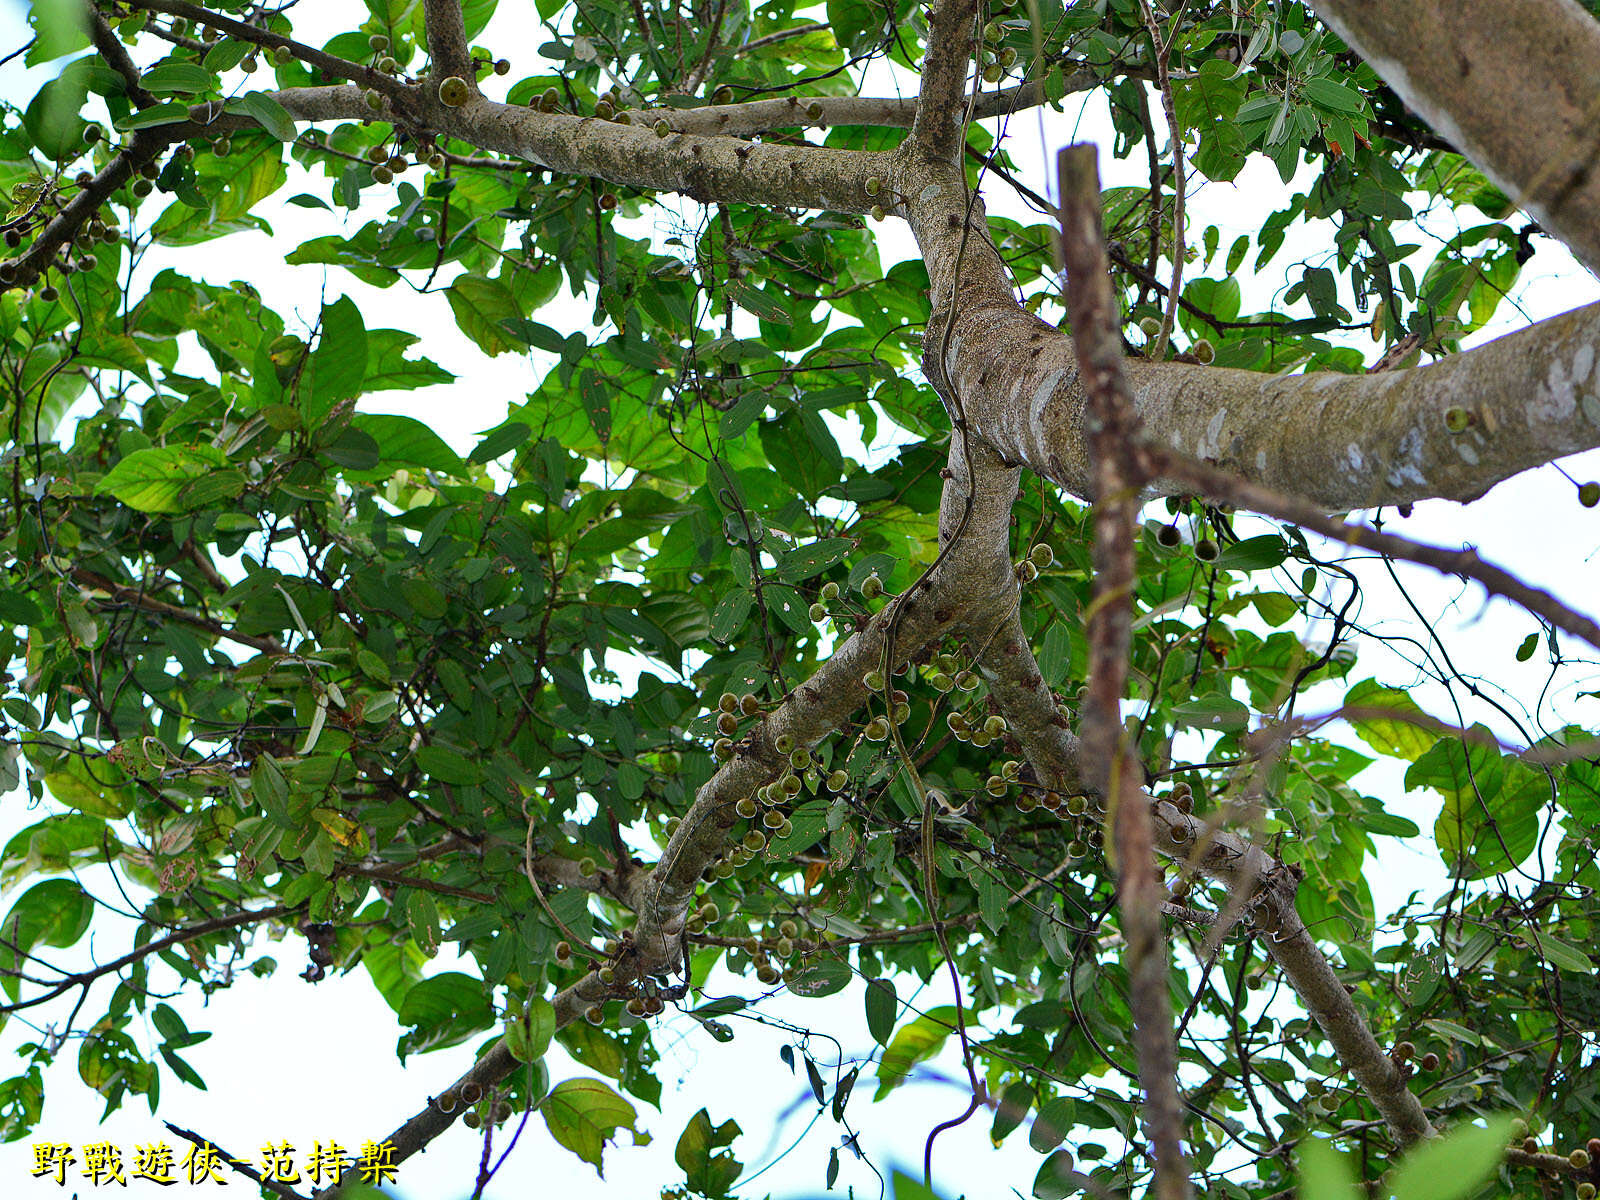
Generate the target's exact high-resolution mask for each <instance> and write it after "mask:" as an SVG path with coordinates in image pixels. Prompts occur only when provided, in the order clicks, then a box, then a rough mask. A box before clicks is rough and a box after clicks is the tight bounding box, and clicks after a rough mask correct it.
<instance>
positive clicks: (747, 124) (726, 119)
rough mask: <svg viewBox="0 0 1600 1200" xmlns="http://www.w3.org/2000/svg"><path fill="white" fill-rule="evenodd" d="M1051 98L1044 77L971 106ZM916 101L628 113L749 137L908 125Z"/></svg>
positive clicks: (1073, 77)
mask: <svg viewBox="0 0 1600 1200" xmlns="http://www.w3.org/2000/svg"><path fill="white" fill-rule="evenodd" d="M1104 82H1105V80H1104V79H1103V78H1102V77H1101V76H1099V75H1096V74H1095V73H1094V72H1093V71H1089V70H1077V71H1073V72H1071V73H1069V74H1066V75H1063V76H1062V80H1061V86H1062V88H1063V94H1070V93H1074V92H1086V91H1089V90H1091V89H1092V88H1096V87H1099V86H1100V85H1101V84H1102V83H1104ZM1049 102H1050V96H1049V94H1048V92H1047V91H1046V88H1045V82H1044V80H1042V79H1035V80H1031V81H1029V82H1027V83H1019V84H1016V85H1014V86H1012V87H1008V88H1002V89H1000V90H999V91H993V92H984V93H982V94H981V95H980V96H978V97H977V99H976V101H975V102H974V105H973V114H972V115H973V117H974V119H976V120H986V119H988V118H991V117H1003V116H1008V115H1009V114H1011V113H1015V112H1021V111H1023V110H1024V109H1029V108H1037V107H1039V106H1040V105H1041V104H1046V103H1049ZM917 105H918V102H917V101H916V100H908V99H904V98H900V97H894V96H814V97H804V96H783V97H779V98H777V99H771V100H747V101H744V102H743V103H740V104H709V105H702V106H700V107H697V108H636V109H631V110H629V118H630V120H631V121H632V122H633V123H634V124H636V125H643V126H644V127H645V128H649V129H653V128H654V127H655V126H656V124H657V123H658V122H663V121H664V122H666V125H667V128H668V129H669V130H670V131H671V132H673V133H699V134H718V133H720V134H726V135H728V136H730V137H749V136H751V135H753V134H758V133H766V132H768V131H769V130H774V129H827V128H831V127H832V126H835V125H871V126H876V127H880V128H891V129H910V128H911V127H912V125H913V123H914V122H915V120H916V115H917Z"/></svg>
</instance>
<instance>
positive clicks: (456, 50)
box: [422, 0, 478, 92]
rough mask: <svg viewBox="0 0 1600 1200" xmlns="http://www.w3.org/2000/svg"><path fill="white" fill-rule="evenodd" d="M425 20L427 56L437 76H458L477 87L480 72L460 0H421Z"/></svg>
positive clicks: (474, 88) (474, 87)
mask: <svg viewBox="0 0 1600 1200" xmlns="http://www.w3.org/2000/svg"><path fill="white" fill-rule="evenodd" d="M422 12H423V20H424V22H425V23H426V25H427V30H428V57H429V58H430V59H432V60H433V73H434V75H435V76H436V77H438V78H441V79H442V78H444V77H445V76H447V75H455V76H458V77H459V78H461V79H464V80H466V81H467V84H468V85H469V86H470V87H471V88H472V90H473V91H474V92H476V91H477V90H478V82H477V80H478V77H477V72H475V71H474V70H473V69H472V51H471V49H469V48H468V46H467V29H466V25H465V24H464V23H463V21H462V18H461V0H422Z"/></svg>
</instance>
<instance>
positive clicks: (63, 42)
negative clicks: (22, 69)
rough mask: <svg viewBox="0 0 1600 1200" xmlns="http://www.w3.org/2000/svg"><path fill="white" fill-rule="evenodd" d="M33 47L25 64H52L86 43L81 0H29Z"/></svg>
mask: <svg viewBox="0 0 1600 1200" xmlns="http://www.w3.org/2000/svg"><path fill="white" fill-rule="evenodd" d="M28 23H29V24H30V25H32V26H33V30H34V38H35V41H34V44H33V47H32V48H31V49H30V50H29V51H28V57H27V64H28V66H30V67H31V66H35V65H36V64H38V63H45V62H52V61H54V60H55V59H58V58H61V57H62V56H63V55H67V54H71V53H73V52H74V51H77V50H81V49H83V47H85V46H87V45H88V44H89V14H88V5H87V4H86V3H85V0H33V2H32V3H31V4H30V5H29V7H28Z"/></svg>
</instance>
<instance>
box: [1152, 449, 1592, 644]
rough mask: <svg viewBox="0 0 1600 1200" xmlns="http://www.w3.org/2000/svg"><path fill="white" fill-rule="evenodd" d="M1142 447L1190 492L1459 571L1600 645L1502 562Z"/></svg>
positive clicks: (1573, 615) (1579, 620) (1582, 621)
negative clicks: (1334, 513) (1351, 518)
mask: <svg viewBox="0 0 1600 1200" xmlns="http://www.w3.org/2000/svg"><path fill="white" fill-rule="evenodd" d="M1147 450H1148V453H1150V454H1151V455H1152V456H1153V458H1154V467H1155V469H1156V470H1157V471H1159V472H1160V473H1161V474H1162V475H1163V476H1164V477H1166V478H1167V479H1169V480H1172V481H1174V482H1176V483H1179V484H1181V485H1182V486H1183V487H1184V488H1185V489H1186V490H1188V491H1190V492H1195V493H1198V494H1200V495H1204V496H1207V497H1209V498H1210V499H1213V500H1218V501H1221V502H1223V503H1227V504H1236V505H1238V506H1239V507H1241V508H1248V509H1250V510H1251V511H1253V512H1259V513H1265V514H1266V515H1267V516H1271V517H1277V518H1278V519H1280V520H1283V521H1292V522H1294V523H1295V524H1296V525H1302V526H1304V527H1305V528H1307V529H1310V530H1312V531H1314V532H1316V533H1320V534H1322V535H1323V536H1324V537H1330V538H1335V539H1337V540H1338V541H1341V542H1345V543H1346V544H1348V545H1351V546H1360V547H1362V548H1363V549H1366V550H1376V551H1377V552H1378V553H1380V554H1384V555H1387V556H1388V557H1389V558H1399V559H1404V560H1405V561H1406V562H1414V563H1421V564H1422V565H1423V566H1427V567H1432V568H1433V569H1434V570H1436V571H1440V572H1442V573H1444V574H1446V575H1460V576H1462V577H1463V578H1465V579H1470V580H1472V581H1473V582H1475V583H1477V584H1479V585H1480V586H1481V587H1482V588H1483V589H1484V590H1485V591H1487V592H1488V593H1489V594H1490V595H1494V596H1503V597H1504V598H1505V599H1507V600H1510V601H1511V602H1512V603H1514V604H1520V605H1521V606H1522V607H1523V608H1526V609H1527V610H1528V611H1529V612H1531V613H1534V614H1535V615H1537V616H1540V617H1543V618H1544V619H1545V620H1546V621H1548V622H1550V624H1552V625H1554V626H1555V627H1556V628H1557V629H1561V630H1565V631H1566V632H1567V633H1570V634H1572V635H1573V636H1574V637H1578V638H1582V639H1583V640H1584V641H1586V642H1588V643H1589V644H1590V645H1591V646H1594V647H1595V648H1597V649H1600V625H1597V624H1596V623H1595V622H1594V621H1593V620H1592V619H1590V618H1589V617H1587V616H1585V615H1584V614H1583V613H1580V612H1577V611H1576V610H1574V609H1571V608H1568V607H1567V606H1566V605H1565V604H1562V603H1561V601H1559V600H1557V599H1556V598H1555V597H1554V596H1552V595H1551V594H1550V593H1549V592H1546V591H1543V590H1541V589H1539V588H1536V587H1531V586H1529V585H1528V584H1526V583H1523V582H1522V580H1520V579H1518V578H1517V577H1516V576H1515V575H1513V574H1511V572H1509V571H1507V570H1505V569H1504V568H1501V567H1497V566H1495V565H1494V564H1493V563H1488V562H1485V561H1484V560H1483V559H1482V558H1481V557H1479V555H1478V552H1477V551H1476V550H1471V549H1467V550H1450V549H1446V548H1445V547H1443V546H1430V545H1428V544H1427V543H1425V542H1414V541H1412V540H1411V539H1410V538H1403V537H1397V536H1395V535H1394V534H1392V533H1382V532H1380V531H1378V530H1376V529H1373V528H1371V527H1370V526H1367V525H1355V524H1352V523H1350V522H1348V521H1343V520H1340V519H1339V518H1337V517H1330V516H1327V515H1325V514H1324V513H1323V512H1322V510H1321V509H1320V508H1319V507H1318V506H1317V505H1315V504H1312V503H1311V502H1309V501H1307V500H1302V499H1300V498H1299V497H1297V496H1289V495H1283V494H1280V493H1276V492H1273V491H1270V490H1269V489H1267V488H1263V487H1260V486H1259V485H1257V484H1253V483H1249V482H1247V481H1245V480H1242V479H1239V478H1237V477H1235V476H1233V475H1230V474H1229V473H1228V472H1226V471H1219V470H1217V469H1216V468H1215V467H1212V466H1209V465H1207V464H1205V463H1201V462H1196V461H1194V460H1193V459H1189V458H1185V457H1184V456H1182V455H1180V454H1175V453H1172V452H1170V451H1167V450H1164V449H1162V448H1161V447H1156V446H1152V447H1148V448H1147Z"/></svg>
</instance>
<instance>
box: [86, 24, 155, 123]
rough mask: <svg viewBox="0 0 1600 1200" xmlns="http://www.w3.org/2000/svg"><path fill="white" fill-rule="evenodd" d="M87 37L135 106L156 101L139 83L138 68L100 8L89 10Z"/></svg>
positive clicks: (141, 106) (146, 104)
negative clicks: (122, 85) (125, 87)
mask: <svg viewBox="0 0 1600 1200" xmlns="http://www.w3.org/2000/svg"><path fill="white" fill-rule="evenodd" d="M89 37H90V39H91V40H92V41H93V42H94V48H95V49H96V50H97V51H99V53H100V57H101V58H103V59H105V60H106V62H107V63H108V64H109V65H110V67H111V69H112V70H114V71H115V72H116V73H117V74H118V75H120V76H122V82H123V83H124V84H125V85H126V86H127V89H128V99H130V100H132V101H133V103H134V107H135V108H149V107H150V106H151V105H152V104H154V103H155V102H156V98H155V97H154V96H152V95H151V94H150V93H149V92H147V91H145V89H144V87H143V86H142V85H141V84H140V83H139V68H138V67H136V66H135V65H134V62H133V59H132V58H130V57H129V56H128V48H127V47H126V46H124V45H123V44H122V41H121V39H120V38H118V37H117V34H116V30H114V29H112V28H111V25H110V24H109V23H108V22H107V21H106V19H105V17H103V16H101V15H100V10H99V9H95V8H91V9H90V10H89Z"/></svg>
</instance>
